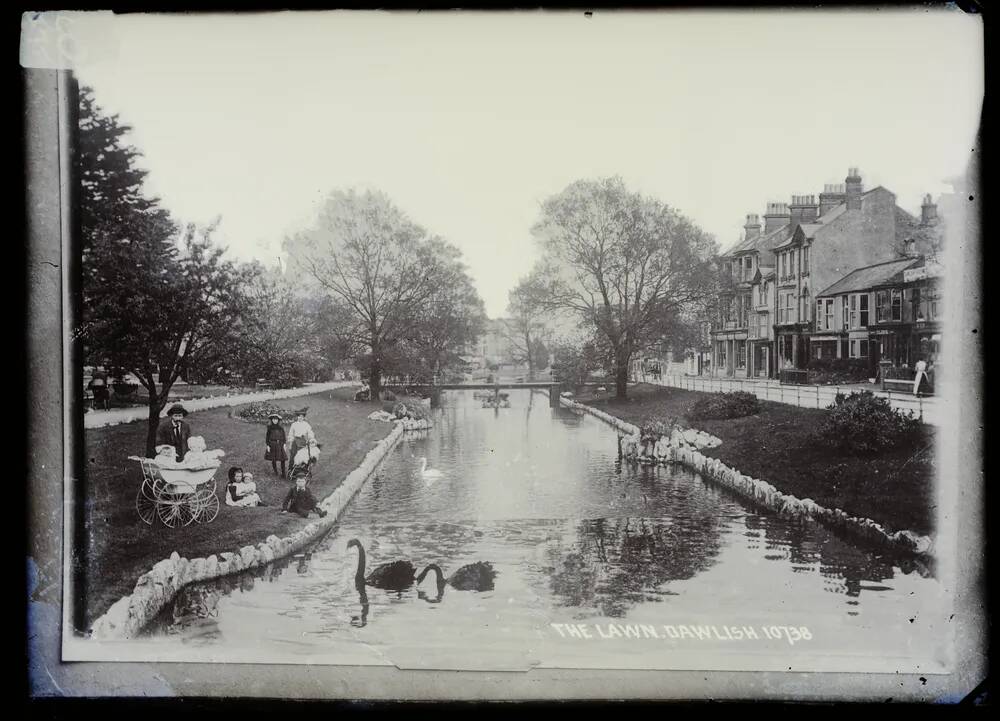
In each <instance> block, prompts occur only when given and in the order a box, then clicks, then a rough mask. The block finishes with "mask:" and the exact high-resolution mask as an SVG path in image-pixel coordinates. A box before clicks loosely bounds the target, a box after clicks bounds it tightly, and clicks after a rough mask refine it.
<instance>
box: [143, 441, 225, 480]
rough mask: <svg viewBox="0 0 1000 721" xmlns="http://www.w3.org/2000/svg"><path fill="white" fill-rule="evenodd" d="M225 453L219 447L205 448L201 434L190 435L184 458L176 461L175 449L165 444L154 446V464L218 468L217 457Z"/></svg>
mask: <svg viewBox="0 0 1000 721" xmlns="http://www.w3.org/2000/svg"><path fill="white" fill-rule="evenodd" d="M224 455H226V452H225V451H223V450H222V449H221V448H218V449H216V450H214V451H207V450H205V439H204V438H203V437H201V436H191V437H190V438H189V439H188V452H187V453H186V454H185V455H184V460H183V461H181V462H179V463H178V462H177V455H176V449H175V448H174V447H173V446H171V445H167V444H163V445H161V446H157V447H156V458H155V460H156V465H157V466H159V467H160V468H169V469H177V470H189V471H198V470H202V469H205V468H218V466H219V459H220V458H222V457H223V456H224Z"/></svg>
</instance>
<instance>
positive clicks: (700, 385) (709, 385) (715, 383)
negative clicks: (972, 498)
mask: <svg viewBox="0 0 1000 721" xmlns="http://www.w3.org/2000/svg"><path fill="white" fill-rule="evenodd" d="M642 380H643V381H644V382H646V383H653V384H655V385H661V386H671V387H674V388H682V389H684V390H689V391H703V392H709V393H716V392H732V391H744V392H746V393H753V394H754V395H755V396H757V397H758V398H760V399H761V400H763V401H775V402H777V403H788V404H789V405H793V406H801V407H803V408H826V407H827V406H829V405H831V404H832V403H833V401H834V398H835V397H836V395H837V394H838V393H850V392H852V391H857V390H869V389H868V388H863V387H862V386H819V385H795V386H786V385H782V384H780V383H778V382H777V381H775V380H749V379H748V380H742V379H739V378H709V377H702V376H683V375H672V374H668V375H664V376H663V377H662V378H661V379H656V378H652V377H650V376H648V375H647V376H645V377H644V378H643V379H642ZM872 392H873V393H874V394H875V395H877V396H881V397H882V398H887V399H888V400H889V403H891V404H892V407H893V408H898V409H899V410H902V411H913V414H914V415H915V416H917V417H918V418H920V419H921V420H922V421H923V422H924V423H930V424H932V425H940V421H939V418H938V405H937V402H936V401H935V399H933V398H922V397H919V396H912V395H909V394H900V393H893V392H892V391H880V390H873V391H872Z"/></svg>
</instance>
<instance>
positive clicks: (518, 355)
mask: <svg viewBox="0 0 1000 721" xmlns="http://www.w3.org/2000/svg"><path fill="white" fill-rule="evenodd" d="M544 293H545V283H544V281H543V280H542V278H541V277H540V276H539V275H538V274H537V273H536V274H532V275H529V276H528V277H526V278H522V279H521V281H520V282H519V283H518V284H517V286H515V287H514V289H513V290H511V291H510V294H509V296H508V298H509V300H508V303H507V315H508V319H507V321H506V323H505V324H504V327H505V329H506V336H507V341H508V343H509V344H510V348H511V355H512V360H513V361H514V362H515V363H527V364H528V378H529V379H530V380H534V378H535V371H536V370H537V369H539V368H543V367H545V365H546V363H547V362H548V349H547V348H546V347H545V344H544V343H543V342H542V340H541V336H542V335H545V334H546V326H545V317H546V308H545V303H544V299H543V294H544Z"/></svg>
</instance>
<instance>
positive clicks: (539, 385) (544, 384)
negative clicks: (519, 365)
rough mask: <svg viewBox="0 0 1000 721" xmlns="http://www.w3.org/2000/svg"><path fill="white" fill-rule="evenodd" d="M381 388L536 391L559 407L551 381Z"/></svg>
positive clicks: (556, 388)
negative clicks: (547, 393)
mask: <svg viewBox="0 0 1000 721" xmlns="http://www.w3.org/2000/svg"><path fill="white" fill-rule="evenodd" d="M580 385H581V386H603V385H605V384H604V383H600V382H597V381H590V382H587V383H581V384H580ZM382 387H383V388H387V389H389V390H393V389H404V388H405V389H407V390H412V391H419V392H430V391H494V390H516V389H519V388H522V389H529V390H530V389H536V390H545V391H548V392H549V405H550V406H551V407H553V408H558V407H559V384H558V383H553V382H552V381H527V382H525V381H520V382H516V381H511V382H506V381H499V382H494V383H383V384H382Z"/></svg>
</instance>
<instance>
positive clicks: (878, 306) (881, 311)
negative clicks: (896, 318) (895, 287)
mask: <svg viewBox="0 0 1000 721" xmlns="http://www.w3.org/2000/svg"><path fill="white" fill-rule="evenodd" d="M887 320H889V291H887V290H877V291H875V322H876V323H884V322H885V321H887Z"/></svg>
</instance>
